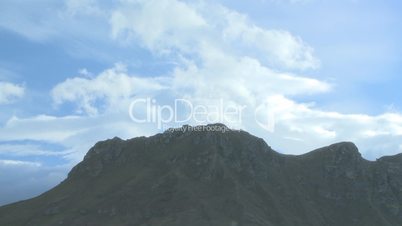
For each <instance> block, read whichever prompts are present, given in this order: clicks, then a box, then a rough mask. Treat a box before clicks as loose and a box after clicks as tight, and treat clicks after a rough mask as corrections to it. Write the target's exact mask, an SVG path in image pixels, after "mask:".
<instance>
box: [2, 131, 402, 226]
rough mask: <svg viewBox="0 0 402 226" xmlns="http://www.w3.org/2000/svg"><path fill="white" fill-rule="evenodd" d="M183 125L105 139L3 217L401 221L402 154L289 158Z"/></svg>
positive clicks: (243, 139)
mask: <svg viewBox="0 0 402 226" xmlns="http://www.w3.org/2000/svg"><path fill="white" fill-rule="evenodd" d="M210 126H215V127H216V126H219V127H222V128H223V129H224V130H226V129H227V128H226V127H225V126H224V125H220V124H216V125H210ZM184 128H186V131H185V132H183V131H184V130H182V131H179V130H177V131H166V132H165V133H163V134H157V135H155V136H152V137H149V138H146V137H138V138H134V139H130V140H121V139H119V138H113V139H110V140H106V141H102V142H98V143H97V144H96V145H95V146H94V147H93V148H91V149H90V150H89V152H88V153H87V155H86V156H85V158H84V160H83V161H82V162H81V163H79V164H78V165H77V166H75V167H74V168H73V169H72V170H71V172H70V173H69V175H68V178H67V179H66V180H65V181H63V182H62V183H61V184H59V185H58V186H57V187H55V188H53V189H52V190H50V191H48V192H46V193H44V194H42V195H41V196H39V197H36V198H33V199H30V200H27V201H22V202H18V203H14V204H11V205H7V206H3V207H0V225H4V226H6V225H13V226H19V225H27V226H47V225H88V226H92V225H93V226H95V225H96V226H98V225H124V226H126V225H127V226H128V225H132V226H190V225H191V226H257V225H258V226H285V225H286V226H323V225H328V226H339V225H346V226H347V225H350V226H359V225H362V226H363V225H364V226H370V225H372V226H379V225H381V226H391V225H392V226H397V225H402V155H396V156H389V157H383V158H380V159H378V160H377V161H375V162H370V161H367V160H365V159H363V158H362V157H361V155H360V153H359V151H358V149H357V147H356V146H355V145H354V144H353V143H348V142H344V143H338V144H333V145H330V146H328V147H324V148H320V149H317V150H314V151H312V152H310V153H307V154H304V155H299V156H290V155H282V154H279V153H277V152H275V151H274V150H272V149H271V148H270V147H269V146H268V145H267V144H266V143H265V142H264V141H263V140H262V139H261V138H257V137H254V136H252V135H250V134H249V133H247V132H244V131H232V130H228V131H226V132H220V131H215V132H213V131H205V130H204V131H189V129H188V128H191V127H184ZM198 128H204V127H198ZM201 130H202V129H201Z"/></svg>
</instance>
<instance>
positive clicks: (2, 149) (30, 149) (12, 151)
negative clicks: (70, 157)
mask: <svg viewBox="0 0 402 226" xmlns="http://www.w3.org/2000/svg"><path fill="white" fill-rule="evenodd" d="M68 153H69V152H65V151H55V150H52V149H46V148H43V147H41V145H38V144H0V154H2V155H7V156H15V157H25V156H63V155H66V154H68Z"/></svg>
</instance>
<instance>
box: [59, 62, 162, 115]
mask: <svg viewBox="0 0 402 226" xmlns="http://www.w3.org/2000/svg"><path fill="white" fill-rule="evenodd" d="M164 82H165V79H163V78H141V77H138V76H129V75H127V73H126V69H125V68H124V66H123V65H121V64H117V65H116V66H115V67H114V68H111V69H109V70H106V71H104V72H102V73H101V74H99V75H98V76H97V77H96V78H82V77H75V78H71V79H67V80H66V81H64V82H63V83H60V84H58V85H57V86H55V87H54V88H53V90H52V97H53V100H54V101H55V103H56V104H61V103H63V102H73V103H77V105H78V110H79V111H83V112H85V113H87V114H90V115H96V114H98V111H99V110H100V109H103V110H114V109H121V103H123V104H124V103H125V104H127V102H125V101H124V100H126V101H127V100H130V98H132V97H134V96H136V95H144V94H151V93H154V92H157V91H160V90H163V89H164V84H163V83H164ZM125 106H126V105H125Z"/></svg>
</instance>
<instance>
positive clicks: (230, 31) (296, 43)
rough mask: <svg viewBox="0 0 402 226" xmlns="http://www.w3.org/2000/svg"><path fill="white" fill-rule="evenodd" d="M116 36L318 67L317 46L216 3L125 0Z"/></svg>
mask: <svg viewBox="0 0 402 226" xmlns="http://www.w3.org/2000/svg"><path fill="white" fill-rule="evenodd" d="M110 24H111V27H112V36H113V37H114V38H117V39H118V40H122V41H124V42H135V41H136V40H139V41H140V42H142V43H143V45H144V46H145V47H147V48H149V49H150V50H152V51H154V52H156V53H165V52H171V51H175V50H179V51H180V54H188V53H192V54H195V55H197V54H199V53H200V52H205V51H203V48H204V47H205V46H215V47H217V46H219V47H221V48H222V50H224V51H226V52H230V53H231V54H237V55H238V56H253V57H258V58H259V59H261V60H263V63H266V64H269V65H275V66H281V67H284V68H290V69H308V68H313V69H315V68H317V67H318V66H319V61H318V59H316V58H315V57H314V56H313V49H312V48H311V47H310V46H308V45H307V44H305V43H304V42H303V41H302V40H301V38H299V37H295V36H293V35H292V34H290V33H289V32H287V31H283V30H268V29H265V28H261V27H258V26H256V25H254V24H253V23H252V22H251V21H249V20H248V19H247V17H246V16H245V15H243V14H240V13H238V12H236V11H233V10H230V9H228V8H225V7H223V6H221V5H214V4H206V3H202V4H194V5H192V4H190V3H185V2H181V1H176V0H163V1H124V3H123V4H122V6H120V7H117V8H116V9H115V10H113V13H112V17H111V19H110Z"/></svg>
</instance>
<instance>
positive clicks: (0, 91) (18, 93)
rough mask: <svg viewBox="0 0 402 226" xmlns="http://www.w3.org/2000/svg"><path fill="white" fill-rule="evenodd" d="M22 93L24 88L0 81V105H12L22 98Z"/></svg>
mask: <svg viewBox="0 0 402 226" xmlns="http://www.w3.org/2000/svg"><path fill="white" fill-rule="evenodd" d="M24 93H25V88H24V86H22V85H18V84H13V83H10V82H1V81H0V104H8V103H12V102H13V101H15V100H18V99H20V98H21V97H23V96H24Z"/></svg>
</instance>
